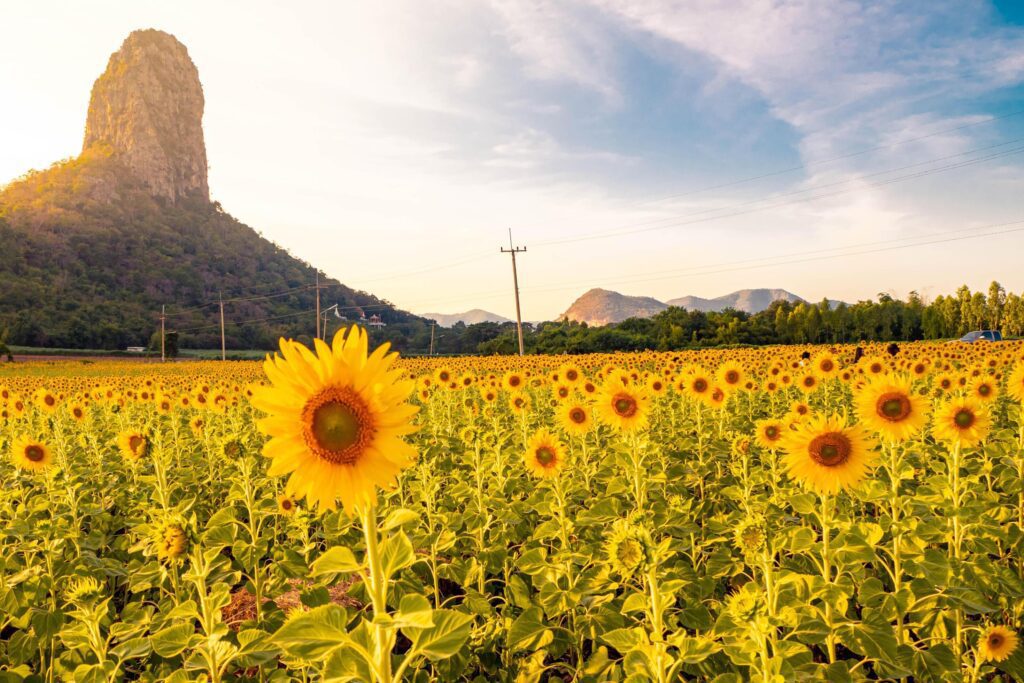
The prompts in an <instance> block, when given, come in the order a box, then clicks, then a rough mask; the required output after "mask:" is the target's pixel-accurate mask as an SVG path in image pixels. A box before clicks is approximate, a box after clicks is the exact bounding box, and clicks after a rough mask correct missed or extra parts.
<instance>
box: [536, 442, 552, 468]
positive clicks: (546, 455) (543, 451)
mask: <svg viewBox="0 0 1024 683" xmlns="http://www.w3.org/2000/svg"><path fill="white" fill-rule="evenodd" d="M536 457H537V462H538V463H540V464H541V465H543V466H544V467H547V466H549V465H550V464H551V463H553V462H554V461H555V451H554V450H552V449H551V448H549V447H548V446H541V447H540V448H538V449H537V456H536Z"/></svg>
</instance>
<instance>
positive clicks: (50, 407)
mask: <svg viewBox="0 0 1024 683" xmlns="http://www.w3.org/2000/svg"><path fill="white" fill-rule="evenodd" d="M33 399H34V400H35V404H36V405H37V406H39V408H40V409H41V410H42V411H43V412H44V413H47V414H53V413H54V412H56V411H57V408H59V407H60V402H59V401H58V399H57V395H56V394H55V393H53V392H52V391H50V390H49V389H42V388H41V389H38V390H36V393H35V394H34V395H33Z"/></svg>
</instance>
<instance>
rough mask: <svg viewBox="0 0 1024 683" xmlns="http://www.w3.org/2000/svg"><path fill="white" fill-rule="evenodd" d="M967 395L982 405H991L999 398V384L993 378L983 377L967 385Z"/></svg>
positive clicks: (976, 378)
mask: <svg viewBox="0 0 1024 683" xmlns="http://www.w3.org/2000/svg"><path fill="white" fill-rule="evenodd" d="M967 393H968V394H969V395H971V396H974V397H975V398H977V399H978V400H979V401H981V402H982V403H990V402H992V401H995V400H996V398H998V396H999V384H998V383H997V382H996V381H995V380H993V379H992V378H991V377H987V376H985V375H981V376H979V377H975V378H974V380H972V381H971V383H970V384H968V385H967Z"/></svg>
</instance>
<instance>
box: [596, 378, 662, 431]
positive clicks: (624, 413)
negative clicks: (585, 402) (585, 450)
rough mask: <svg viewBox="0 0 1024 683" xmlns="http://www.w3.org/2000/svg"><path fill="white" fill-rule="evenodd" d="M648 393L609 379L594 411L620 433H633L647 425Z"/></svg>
mask: <svg viewBox="0 0 1024 683" xmlns="http://www.w3.org/2000/svg"><path fill="white" fill-rule="evenodd" d="M649 403H650V398H649V397H648V396H647V394H646V392H644V391H643V390H641V389H640V388H639V387H636V386H632V385H631V386H626V385H624V384H623V383H622V382H620V381H618V380H617V379H615V378H610V379H608V380H607V381H606V382H605V383H604V385H603V386H602V387H601V390H600V391H599V392H598V395H597V401H596V402H595V403H594V409H595V410H596V411H597V416H598V417H599V418H600V420H601V421H602V422H604V423H605V424H607V425H610V426H611V427H612V428H614V429H615V430H616V431H619V432H632V431H635V430H637V429H640V428H642V427H644V426H646V425H647V413H648V404H649Z"/></svg>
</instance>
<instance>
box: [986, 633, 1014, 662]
mask: <svg viewBox="0 0 1024 683" xmlns="http://www.w3.org/2000/svg"><path fill="white" fill-rule="evenodd" d="M1016 649H1017V634H1016V632H1014V631H1013V630H1012V629H1009V628H1006V627H1005V626H989V627H988V628H987V629H985V631H984V632H983V633H982V634H981V638H979V640H978V657H979V658H981V661H983V662H1002V661H1005V660H1006V659H1007V658H1008V657H1009V656H1010V655H1012V654H1013V653H1014V651H1015V650H1016Z"/></svg>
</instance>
